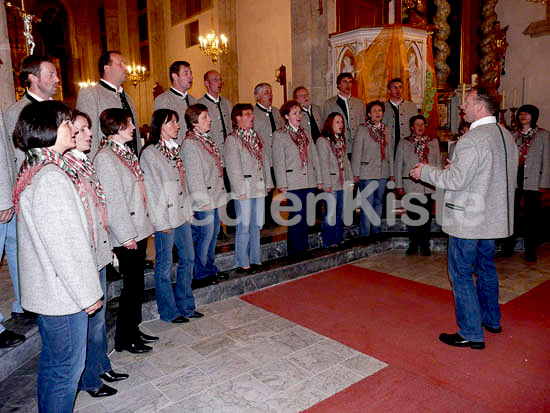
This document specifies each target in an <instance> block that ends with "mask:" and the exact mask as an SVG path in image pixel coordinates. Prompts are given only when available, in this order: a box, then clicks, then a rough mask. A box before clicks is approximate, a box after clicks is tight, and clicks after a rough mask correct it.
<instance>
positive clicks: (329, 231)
mask: <svg viewBox="0 0 550 413" xmlns="http://www.w3.org/2000/svg"><path fill="white" fill-rule="evenodd" d="M325 193H326V194H328V195H330V196H331V197H332V198H334V200H335V204H336V209H334V208H330V209H329V205H328V203H327V201H323V203H324V205H325V216H324V217H323V223H322V233H321V237H322V238H323V247H325V248H329V247H333V246H336V245H338V244H341V243H342V241H343V240H344V222H343V221H342V213H343V211H344V191H332V192H325ZM329 213H330V214H329ZM334 215H336V216H334ZM331 223H332V224H331Z"/></svg>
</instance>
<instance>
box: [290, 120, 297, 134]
mask: <svg viewBox="0 0 550 413" xmlns="http://www.w3.org/2000/svg"><path fill="white" fill-rule="evenodd" d="M288 126H290V127H291V128H292V130H293V131H294V132H298V128H295V127H294V125H293V124H292V123H290V122H288Z"/></svg>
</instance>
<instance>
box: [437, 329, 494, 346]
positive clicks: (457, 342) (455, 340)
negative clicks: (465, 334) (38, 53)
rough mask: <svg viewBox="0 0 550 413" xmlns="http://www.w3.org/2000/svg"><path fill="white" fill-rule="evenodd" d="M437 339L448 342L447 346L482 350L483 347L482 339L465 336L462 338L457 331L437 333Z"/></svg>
mask: <svg viewBox="0 0 550 413" xmlns="http://www.w3.org/2000/svg"><path fill="white" fill-rule="evenodd" d="M439 340H440V341H441V342H442V343H445V344H448V345H449V346H455V347H470V348H472V349H474V350H483V349H484V348H485V342H484V341H470V340H466V339H465V338H462V336H461V335H460V334H458V333H455V334H447V333H442V334H440V335H439Z"/></svg>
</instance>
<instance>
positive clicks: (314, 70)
mask: <svg viewBox="0 0 550 413" xmlns="http://www.w3.org/2000/svg"><path fill="white" fill-rule="evenodd" d="M326 3H327V2H326V0H323V3H322V4H323V14H321V10H320V8H319V0H292V1H291V6H290V7H291V30H292V33H291V36H292V80H291V84H289V85H288V86H289V92H288V95H289V99H291V98H292V91H293V89H294V88H295V87H297V86H305V87H306V88H308V89H309V93H310V94H311V100H312V102H313V103H315V104H317V105H323V102H324V101H325V99H326V98H327V85H326V73H327V72H328V19H327V5H326Z"/></svg>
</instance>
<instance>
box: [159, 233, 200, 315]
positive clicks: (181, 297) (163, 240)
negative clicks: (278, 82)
mask: <svg viewBox="0 0 550 413" xmlns="http://www.w3.org/2000/svg"><path fill="white" fill-rule="evenodd" d="M174 244H175V245H176V249H177V251H178V268H177V270H176V289H175V291H174V289H173V288H172V262H173V258H172V250H173V249H174ZM155 251H156V253H155V295H156V298H157V308H158V310H159V315H160V318H161V320H164V321H172V320H174V319H175V318H177V317H179V316H180V315H182V316H184V317H189V316H190V315H192V314H193V313H194V312H195V298H194V297H193V290H191V281H192V279H193V266H194V260H195V250H194V248H193V234H192V231H191V224H190V223H189V222H186V223H185V224H183V225H181V226H179V227H177V228H174V229H172V231H170V233H169V234H166V233H164V232H155Z"/></svg>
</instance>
